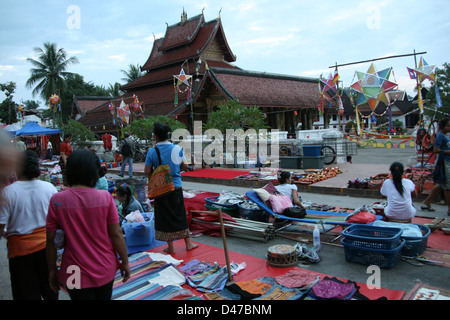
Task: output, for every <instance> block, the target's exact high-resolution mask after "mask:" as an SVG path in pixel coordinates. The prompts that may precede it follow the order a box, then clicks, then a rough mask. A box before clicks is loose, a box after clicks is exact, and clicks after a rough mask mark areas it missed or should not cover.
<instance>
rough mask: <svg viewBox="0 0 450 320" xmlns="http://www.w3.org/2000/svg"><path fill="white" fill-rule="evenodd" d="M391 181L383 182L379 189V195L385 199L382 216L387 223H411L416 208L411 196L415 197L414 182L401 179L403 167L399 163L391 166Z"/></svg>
mask: <svg viewBox="0 0 450 320" xmlns="http://www.w3.org/2000/svg"><path fill="white" fill-rule="evenodd" d="M390 171H391V174H392V178H391V179H387V180H385V181H384V183H383V185H382V187H381V190H380V192H381V194H382V195H383V196H385V197H387V206H386V207H385V209H384V214H385V216H386V218H387V220H388V221H392V222H402V223H408V222H411V219H412V218H413V217H414V216H415V215H416V208H415V207H414V205H413V202H412V196H414V197H417V192H416V186H415V184H414V182H412V181H411V180H409V179H404V178H403V172H404V167H403V164H402V163H400V162H394V163H393V164H391V167H390Z"/></svg>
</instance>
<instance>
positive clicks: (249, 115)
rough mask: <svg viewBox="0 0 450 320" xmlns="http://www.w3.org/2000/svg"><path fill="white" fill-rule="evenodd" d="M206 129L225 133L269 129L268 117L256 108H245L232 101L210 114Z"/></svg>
mask: <svg viewBox="0 0 450 320" xmlns="http://www.w3.org/2000/svg"><path fill="white" fill-rule="evenodd" d="M204 127H205V129H218V130H220V131H222V132H223V133H225V132H226V129H243V130H247V129H255V130H260V129H269V128H270V127H269V126H267V125H266V116H265V115H264V113H263V112H262V111H261V110H260V109H259V108H258V107H256V106H254V107H245V106H243V105H241V104H239V102H237V101H236V100H230V101H229V102H228V103H227V104H224V105H221V106H219V107H218V109H217V110H216V111H214V112H212V113H210V114H209V119H208V122H207V123H205V124H204Z"/></svg>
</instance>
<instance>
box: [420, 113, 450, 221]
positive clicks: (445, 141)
mask: <svg viewBox="0 0 450 320" xmlns="http://www.w3.org/2000/svg"><path fill="white" fill-rule="evenodd" d="M438 127H439V132H438V134H437V135H436V139H435V140H434V147H433V152H434V153H436V154H439V156H438V157H439V158H440V161H442V162H443V163H442V164H441V167H440V168H437V169H443V170H441V174H442V176H443V177H442V178H441V179H440V180H441V181H440V182H439V184H440V186H441V188H442V189H443V190H444V197H445V202H446V203H447V215H449V216H450V138H449V137H448V134H449V133H450V118H447V117H445V118H443V119H441V120H440V121H439V125H438ZM437 165H438V164H437ZM442 171H443V172H442ZM435 188H437V187H436V186H435ZM435 188H433V190H432V194H431V195H430V196H429V197H427V199H425V200H424V204H425V206H426V207H422V210H430V208H431V197H432V196H434V195H435V194H436V193H438V191H436V192H434V191H435V190H434V189H435ZM431 211H432V210H431Z"/></svg>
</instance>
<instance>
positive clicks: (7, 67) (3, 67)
mask: <svg viewBox="0 0 450 320" xmlns="http://www.w3.org/2000/svg"><path fill="white" fill-rule="evenodd" d="M16 69H17V68H16V66H11V65H0V71H13V70H16Z"/></svg>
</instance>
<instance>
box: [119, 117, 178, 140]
mask: <svg viewBox="0 0 450 320" xmlns="http://www.w3.org/2000/svg"><path fill="white" fill-rule="evenodd" d="M158 122H159V123H162V124H165V125H167V126H168V127H170V128H171V129H172V131H175V130H176V129H185V128H186V126H185V125H184V123H182V122H180V121H178V120H175V119H173V118H170V117H168V116H162V115H159V116H156V117H146V118H144V119H139V120H135V121H133V122H132V123H131V124H130V125H129V126H127V127H126V128H125V131H126V132H129V133H130V134H132V135H134V136H136V137H137V138H139V139H141V140H146V141H147V142H148V141H151V140H152V133H153V126H154V124H155V123H158Z"/></svg>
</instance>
